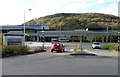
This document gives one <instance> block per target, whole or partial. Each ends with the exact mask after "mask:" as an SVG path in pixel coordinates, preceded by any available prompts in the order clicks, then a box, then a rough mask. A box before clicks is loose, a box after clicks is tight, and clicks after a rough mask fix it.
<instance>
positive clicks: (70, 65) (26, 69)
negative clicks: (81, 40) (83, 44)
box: [2, 45, 118, 75]
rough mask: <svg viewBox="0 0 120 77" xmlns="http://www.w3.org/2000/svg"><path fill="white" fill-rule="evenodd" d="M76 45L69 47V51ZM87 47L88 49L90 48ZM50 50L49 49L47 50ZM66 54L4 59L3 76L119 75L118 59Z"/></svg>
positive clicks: (33, 55) (40, 54)
mask: <svg viewBox="0 0 120 77" xmlns="http://www.w3.org/2000/svg"><path fill="white" fill-rule="evenodd" d="M73 47H74V45H68V46H67V47H66V49H67V51H69V49H71V48H73ZM88 47H89V46H88ZM88 47H87V48H88ZM47 49H49V48H47ZM69 53H71V52H66V53H51V52H50V51H49V50H48V51H47V52H43V53H37V54H31V55H27V56H18V57H11V58H4V59H2V74H3V75H118V59H117V58H114V57H107V56H71V55H68V54H69Z"/></svg>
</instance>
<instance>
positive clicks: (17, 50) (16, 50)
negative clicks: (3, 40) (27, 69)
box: [2, 45, 29, 57]
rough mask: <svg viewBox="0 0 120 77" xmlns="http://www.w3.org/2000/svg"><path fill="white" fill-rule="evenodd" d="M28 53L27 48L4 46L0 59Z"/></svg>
mask: <svg viewBox="0 0 120 77" xmlns="http://www.w3.org/2000/svg"><path fill="white" fill-rule="evenodd" d="M28 51H29V48H28V47H27V46H12V45H10V46H4V47H3V50H2V57H8V56H15V55H25V54H27V52H28Z"/></svg>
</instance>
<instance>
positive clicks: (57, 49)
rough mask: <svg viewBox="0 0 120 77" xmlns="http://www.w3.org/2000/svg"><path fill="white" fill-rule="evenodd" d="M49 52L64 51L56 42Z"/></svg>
mask: <svg viewBox="0 0 120 77" xmlns="http://www.w3.org/2000/svg"><path fill="white" fill-rule="evenodd" d="M50 50H51V52H53V51H57V52H64V51H65V50H64V46H63V44H61V43H57V42H56V43H54V44H52V46H51V48H50Z"/></svg>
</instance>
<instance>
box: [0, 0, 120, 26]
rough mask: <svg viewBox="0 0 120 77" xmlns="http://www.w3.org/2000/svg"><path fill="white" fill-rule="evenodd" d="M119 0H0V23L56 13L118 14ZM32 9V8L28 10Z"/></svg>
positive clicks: (18, 22) (18, 21) (26, 19)
mask: <svg viewBox="0 0 120 77" xmlns="http://www.w3.org/2000/svg"><path fill="white" fill-rule="evenodd" d="M119 1H120V0H0V25H20V24H22V23H24V12H25V21H29V20H31V19H35V18H39V17H43V16H47V15H52V14H56V13H104V14H112V15H115V16H118V2H119ZM28 9H32V10H28Z"/></svg>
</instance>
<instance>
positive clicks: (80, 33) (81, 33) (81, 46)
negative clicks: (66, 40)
mask: <svg viewBox="0 0 120 77" xmlns="http://www.w3.org/2000/svg"><path fill="white" fill-rule="evenodd" d="M82 34H83V32H82V30H81V33H80V51H82Z"/></svg>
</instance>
